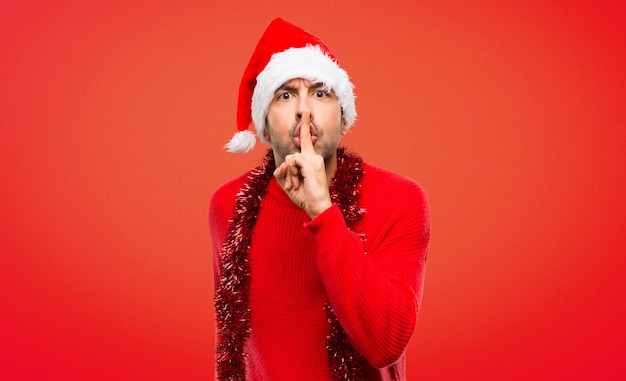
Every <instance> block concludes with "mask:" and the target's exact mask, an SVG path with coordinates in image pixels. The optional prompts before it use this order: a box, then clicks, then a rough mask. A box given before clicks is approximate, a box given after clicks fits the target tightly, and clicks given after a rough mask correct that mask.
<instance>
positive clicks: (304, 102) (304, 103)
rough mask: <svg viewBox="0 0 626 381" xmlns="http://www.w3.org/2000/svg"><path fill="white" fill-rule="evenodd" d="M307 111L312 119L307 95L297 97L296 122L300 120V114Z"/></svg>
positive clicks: (311, 110)
mask: <svg viewBox="0 0 626 381" xmlns="http://www.w3.org/2000/svg"><path fill="white" fill-rule="evenodd" d="M306 113H308V114H309V115H310V118H311V120H313V109H312V107H311V104H310V99H309V97H307V96H300V97H298V103H297V105H296V122H300V119H302V115H304V114H306Z"/></svg>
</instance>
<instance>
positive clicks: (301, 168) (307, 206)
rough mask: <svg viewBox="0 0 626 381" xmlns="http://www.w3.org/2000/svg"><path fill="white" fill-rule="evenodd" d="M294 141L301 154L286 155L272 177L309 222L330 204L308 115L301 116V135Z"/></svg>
mask: <svg viewBox="0 0 626 381" xmlns="http://www.w3.org/2000/svg"><path fill="white" fill-rule="evenodd" d="M296 139H297V140H296V143H298V142H299V144H300V152H296V153H294V154H291V155H287V156H286V157H285V161H284V162H283V163H281V164H280V166H278V168H276V171H274V177H275V178H276V180H278V182H279V184H281V186H282V187H283V189H285V191H286V192H287V194H288V195H289V198H291V200H292V201H293V202H294V203H296V205H298V206H300V207H301V208H302V209H304V210H305V211H306V212H307V214H308V215H309V216H310V217H311V218H315V217H317V216H318V215H319V214H320V213H322V212H323V211H325V210H326V209H328V208H329V207H330V206H331V205H332V202H331V200H330V193H329V191H328V178H327V174H326V166H325V163H324V158H323V157H322V156H320V155H318V154H317V153H316V152H315V148H314V147H313V143H314V142H313V139H312V138H311V115H310V113H305V114H303V115H302V119H301V122H300V134H299V136H298V137H297V138H296Z"/></svg>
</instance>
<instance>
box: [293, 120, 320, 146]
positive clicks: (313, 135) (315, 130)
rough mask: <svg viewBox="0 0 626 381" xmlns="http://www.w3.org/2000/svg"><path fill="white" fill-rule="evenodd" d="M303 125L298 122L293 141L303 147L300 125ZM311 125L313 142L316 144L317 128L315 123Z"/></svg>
mask: <svg viewBox="0 0 626 381" xmlns="http://www.w3.org/2000/svg"><path fill="white" fill-rule="evenodd" d="M301 126H302V124H298V126H297V127H296V130H295V131H294V133H293V143H294V144H295V145H296V147H298V148H301V142H300V127H301ZM310 126H311V143H313V144H315V142H316V141H317V128H316V127H315V125H314V124H313V123H310Z"/></svg>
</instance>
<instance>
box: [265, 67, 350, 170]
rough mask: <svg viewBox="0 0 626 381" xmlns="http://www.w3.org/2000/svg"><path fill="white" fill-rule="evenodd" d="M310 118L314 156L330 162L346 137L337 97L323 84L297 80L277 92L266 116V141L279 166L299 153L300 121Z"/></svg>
mask: <svg viewBox="0 0 626 381" xmlns="http://www.w3.org/2000/svg"><path fill="white" fill-rule="evenodd" d="M306 112H309V113H310V114H311V141H312V142H313V147H314V148H315V152H316V153H317V154H319V155H321V156H322V157H323V158H324V159H325V160H328V159H330V158H332V157H334V155H336V153H337V146H338V145H339V141H340V140H341V137H342V136H343V135H344V134H345V133H346V128H345V123H344V122H343V118H342V115H341V107H340V106H339V101H338V99H337V96H336V95H335V94H334V93H333V92H332V91H330V90H329V89H328V88H326V87H324V86H323V84H321V83H316V82H311V81H309V80H306V79H302V78H296V79H292V80H291V81H289V82H287V83H285V84H284V85H282V86H281V87H279V88H278V90H276V92H275V93H274V98H273V99H272V102H271V103H270V107H269V109H268V112H267V126H266V129H265V139H266V140H267V141H268V142H269V143H270V146H271V147H272V149H273V150H274V157H275V159H276V164H280V163H282V162H283V161H284V160H285V157H286V156H287V155H289V154H292V153H295V152H300V138H299V136H300V119H301V118H302V115H303V113H306Z"/></svg>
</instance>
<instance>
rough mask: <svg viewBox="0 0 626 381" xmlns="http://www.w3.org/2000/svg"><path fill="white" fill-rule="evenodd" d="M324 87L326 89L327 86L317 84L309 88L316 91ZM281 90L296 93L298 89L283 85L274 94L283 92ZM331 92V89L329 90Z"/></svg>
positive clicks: (320, 83)
mask: <svg viewBox="0 0 626 381" xmlns="http://www.w3.org/2000/svg"><path fill="white" fill-rule="evenodd" d="M322 87H326V86H325V85H324V83H322V82H315V83H314V84H312V85H311V86H310V87H309V89H312V90H316V89H319V88H322ZM281 90H286V91H296V90H297V89H296V88H295V87H293V86H290V85H288V84H286V83H285V84H283V85H281V86H280V87H279V88H278V89H276V91H275V92H274V94H276V93H278V92H279V91H281ZM329 90H330V89H329Z"/></svg>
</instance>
